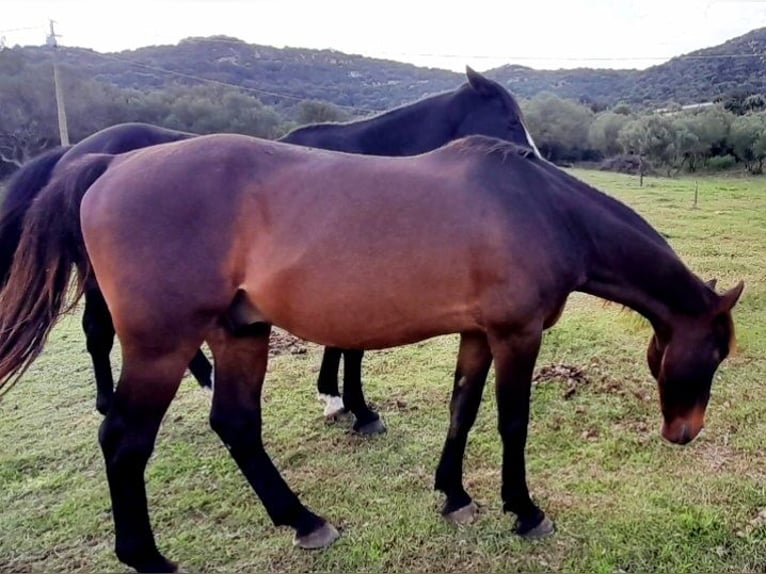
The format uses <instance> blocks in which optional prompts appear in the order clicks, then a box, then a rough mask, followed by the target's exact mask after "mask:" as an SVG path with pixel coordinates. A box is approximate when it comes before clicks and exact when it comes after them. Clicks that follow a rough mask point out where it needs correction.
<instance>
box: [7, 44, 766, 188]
mask: <svg viewBox="0 0 766 574" xmlns="http://www.w3.org/2000/svg"><path fill="white" fill-rule="evenodd" d="M0 54H1V55H2V57H0V160H1V161H0V177H4V176H6V175H8V174H9V173H11V172H12V171H13V170H15V169H16V168H17V167H18V166H20V165H22V164H23V163H24V162H26V161H27V160H29V159H30V158H31V157H33V156H35V155H36V154H38V153H40V152H41V151H43V150H44V149H47V148H49V147H53V146H55V145H57V144H58V142H59V136H58V121H57V110H56V99H55V90H54V83H53V73H52V67H51V65H50V63H30V62H29V61H28V60H26V59H24V58H22V57H21V56H20V55H19V54H15V53H7V52H0ZM60 76H61V78H62V86H63V93H64V98H65V102H66V111H67V120H68V121H67V123H68V126H69V134H70V140H71V141H72V142H77V141H79V140H81V139H82V138H84V137H86V136H87V135H89V134H91V133H93V132H96V131H98V130H100V129H103V128H105V127H108V126H110V125H114V124H116V123H121V122H129V121H138V122H147V123H152V124H157V125H162V126H166V127H170V128H173V129H179V130H185V131H190V132H193V133H199V134H204V133H213V132H234V133H243V134H249V135H254V136H259V137H265V138H277V137H280V136H281V135H283V134H284V133H286V132H287V131H289V130H290V129H293V128H295V127H297V126H298V125H302V124H307V123H313V122H318V121H343V120H348V119H354V118H355V116H354V115H353V114H352V113H351V112H352V111H353V110H348V109H345V108H340V107H338V106H335V105H333V104H330V103H327V102H320V101H307V100H304V101H291V102H290V106H289V108H287V107H285V106H284V105H283V106H282V107H281V108H280V109H279V110H277V109H276V108H274V107H272V106H268V105H265V104H263V103H262V102H261V101H260V100H259V99H258V98H257V97H256V95H255V93H253V92H252V91H248V90H246V89H239V88H234V87H229V86H224V85H220V84H212V83H211V84H203V85H197V86H181V85H169V86H166V87H163V88H157V89H136V88H121V87H118V86H115V85H113V84H106V83H101V82H97V81H94V80H92V79H90V78H89V76H88V73H87V70H85V69H82V68H70V67H66V66H62V70H61V74H60ZM521 105H522V109H523V111H524V113H525V117H526V120H527V123H528V126H529V128H530V131H531V132H532V135H533V136H534V138H535V141H536V143H537V144H538V147H539V148H540V150H541V152H542V153H543V154H544V155H545V156H546V157H548V158H549V159H550V160H552V161H555V162H559V163H575V162H600V163H602V165H605V166H607V167H608V168H611V169H617V170H624V171H631V170H643V171H644V172H648V171H651V170H661V171H663V172H664V173H666V174H668V175H673V174H674V173H677V172H678V171H680V170H687V171H696V170H699V169H723V168H727V167H732V166H734V165H741V166H743V167H744V168H746V169H747V170H748V171H750V172H751V173H754V174H756V173H762V171H763V164H764V160H765V159H766V111H765V110H766V100H764V98H763V97H762V96H760V95H747V94H744V95H743V94H739V95H736V96H731V97H729V98H726V99H723V100H721V101H720V102H718V103H717V104H715V105H711V106H709V107H705V108H701V109H699V110H693V111H688V110H682V109H681V108H680V106H675V107H674V106H671V107H670V108H669V109H667V110H666V111H665V112H664V113H648V112H646V111H641V110H633V109H631V108H630V107H629V106H628V105H626V104H619V105H616V106H614V107H613V108H611V109H606V110H603V109H599V108H596V107H595V106H593V105H592V104H591V105H587V104H585V103H581V102H576V101H573V100H567V99H562V98H560V97H557V96H555V95H552V94H548V93H543V94H539V95H537V96H535V97H533V98H531V99H528V100H522V101H521ZM286 110H287V111H286Z"/></svg>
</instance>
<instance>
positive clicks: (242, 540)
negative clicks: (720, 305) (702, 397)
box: [0, 171, 766, 573]
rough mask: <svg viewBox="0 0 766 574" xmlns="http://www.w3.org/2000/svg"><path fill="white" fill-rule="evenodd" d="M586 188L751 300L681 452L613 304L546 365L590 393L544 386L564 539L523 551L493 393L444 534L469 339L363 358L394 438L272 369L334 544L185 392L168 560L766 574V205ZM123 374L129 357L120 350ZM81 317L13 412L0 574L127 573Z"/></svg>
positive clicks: (738, 315) (631, 183) (553, 500)
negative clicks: (358, 424)
mask: <svg viewBox="0 0 766 574" xmlns="http://www.w3.org/2000/svg"><path fill="white" fill-rule="evenodd" d="M575 173H576V174H577V175H578V176H580V177H582V178H584V179H586V180H588V181H591V182H593V183H595V184H596V185H597V186H598V187H600V188H601V189H604V190H607V191H609V192H610V193H613V194H614V195H616V196H617V197H618V198H620V199H622V200H624V201H626V202H627V203H629V204H630V205H632V206H634V207H635V208H636V209H638V211H639V212H641V213H642V214H643V215H645V216H646V217H647V218H648V219H649V220H650V222H651V223H652V224H654V225H655V226H656V227H657V228H658V229H659V230H661V231H662V232H663V233H665V234H666V235H667V236H668V237H669V241H670V242H671V243H672V245H673V246H674V247H675V248H676V249H677V250H678V252H679V253H680V254H681V255H682V257H683V258H684V259H685V261H686V262H687V263H688V264H689V265H690V266H691V268H692V269H693V270H694V271H695V272H697V273H699V274H700V275H702V276H703V277H705V278H707V277H713V276H715V277H718V279H719V288H728V287H731V286H732V285H734V284H735V283H736V281H738V280H739V279H740V278H744V279H745V281H746V283H747V285H746V291H745V293H744V295H743V298H742V300H741V302H740V304H739V305H738V307H737V309H736V312H735V322H736V325H737V329H738V339H739V350H738V353H737V354H736V355H735V356H733V357H732V358H731V359H729V360H728V361H727V362H726V363H725V364H724V365H723V366H722V368H721V369H720V370H719V374H718V375H717V378H716V382H715V385H714V392H713V397H712V400H711V405H710V408H709V410H708V417H707V428H706V429H705V430H704V432H703V433H702V435H701V436H700V437H699V438H698V439H697V440H696V441H695V442H693V443H692V444H690V445H688V446H686V447H676V446H671V445H668V444H667V443H665V442H664V441H663V440H662V439H661V438H660V436H659V433H658V430H659V425H660V413H659V407H658V399H657V393H656V389H655V387H654V383H653V381H652V379H651V377H650V375H649V373H648V369H647V367H646V363H645V360H644V352H645V348H646V344H647V342H648V338H649V335H650V331H649V330H648V329H647V327H646V326H645V325H644V324H643V323H642V322H641V321H637V320H636V319H635V315H633V314H632V313H630V312H628V311H624V310H621V309H620V308H619V306H616V305H612V306H604V305H603V303H602V302H601V301H599V300H596V299H593V298H589V297H586V296H584V295H579V294H576V295H574V296H573V297H572V298H571V299H570V302H569V304H568V306H567V310H566V312H565V314H564V317H563V318H562V320H561V321H560V322H559V324H558V325H557V326H556V327H555V328H554V329H553V330H551V331H550V332H548V333H547V334H546V336H545V341H544V345H543V351H542V354H541V356H540V359H539V361H538V368H542V367H544V366H546V365H551V364H565V365H573V366H577V367H579V368H581V369H583V374H584V380H582V381H580V382H579V383H578V384H577V385H576V386H575V387H574V388H575V392H574V394H571V391H567V389H568V388H569V387H570V386H571V385H570V383H568V382H566V381H562V380H557V379H555V378H554V379H546V380H541V381H540V382H538V383H537V384H536V385H535V387H534V393H533V404H532V423H531V426H530V436H529V443H528V479H529V485H530V489H531V491H532V494H533V497H534V498H535V499H536V500H537V501H538V503H539V504H540V505H541V506H542V507H543V508H544V509H545V510H546V512H547V513H548V514H549V516H551V517H552V518H553V519H554V520H555V521H556V524H557V527H558V533H557V534H556V535H555V536H554V537H552V538H549V539H546V540H543V541H539V542H535V543H527V542H522V541H520V540H518V539H516V538H515V537H514V536H513V534H512V532H511V527H512V521H511V518H510V517H509V516H507V515H503V514H502V512H501V504H500V496H499V489H500V477H499V466H500V440H499V437H498V436H497V433H496V431H495V420H496V419H495V408H494V397H493V393H492V392H491V386H490V387H489V388H488V391H487V392H486V393H485V399H484V403H483V405H482V409H481V412H480V415H479V419H478V421H477V423H476V426H475V428H474V431H473V433H472V434H471V438H470V441H469V444H468V451H467V455H466V462H465V468H466V473H465V478H466V484H467V486H468V489H469V491H470V492H471V493H472V494H473V495H474V496H475V498H476V499H477V500H478V502H479V503H480V504H481V505H482V506H483V512H482V514H481V515H480V518H479V520H478V521H477V523H475V524H474V525H472V526H468V527H462V528H459V529H456V528H453V527H451V526H449V525H448V524H446V523H444V521H443V520H442V519H441V518H440V516H439V514H438V511H439V508H440V505H441V497H440V496H439V495H437V494H436V493H434V492H433V489H432V485H433V473H434V470H435V467H436V463H437V460H438V456H439V453H440V449H441V445H442V441H443V439H444V435H445V433H446V428H447V423H448V414H447V403H448V397H449V393H450V386H451V375H452V369H453V365H454V360H455V351H456V338H455V337H443V338H439V339H434V340H431V341H428V342H425V343H421V344H418V345H412V346H409V347H405V348H400V349H395V350H388V351H380V352H374V353H369V354H368V356H367V359H366V361H365V365H364V373H365V380H366V388H367V391H368V398H369V399H370V400H371V401H372V402H374V403H375V404H376V405H378V407H379V408H380V410H381V412H382V415H383V417H384V418H385V421H386V423H387V425H388V428H389V432H388V434H386V435H384V436H382V437H378V438H374V439H364V438H360V437H357V436H354V435H353V434H351V433H350V432H349V426H350V423H349V421H340V422H338V423H336V424H334V425H330V424H326V423H325V422H324V421H323V419H322V417H321V414H320V406H319V404H318V403H317V402H316V399H315V397H314V393H315V390H314V381H315V378H316V375H317V371H318V366H319V362H320V353H319V351H320V350H319V349H318V348H317V347H315V346H310V347H309V352H308V353H307V354H305V355H285V356H280V357H277V358H275V359H274V360H272V362H271V364H270V374H269V377H268V383H267V389H266V396H265V412H264V417H265V421H264V437H265V441H266V445H267V449H268V450H269V452H270V454H271V455H272V457H273V458H274V460H275V462H276V464H277V466H278V467H279V468H280V470H281V471H282V472H283V474H284V476H285V478H286V480H287V481H288V483H289V484H290V485H291V486H292V487H293V488H294V489H295V490H296V491H297V492H298V493H299V494H300V496H301V497H302V500H303V501H304V502H305V503H306V504H307V505H308V506H309V507H311V508H312V509H314V510H316V511H318V512H320V513H322V514H324V515H325V516H326V517H327V518H328V519H330V520H331V521H333V522H334V524H336V525H337V526H339V527H340V528H341V529H342V534H343V535H342V537H341V538H340V539H339V540H338V542H337V543H336V544H335V545H333V546H332V547H331V548H329V549H327V550H324V551H319V552H302V551H298V550H294V549H293V548H292V546H291V536H292V533H291V532H290V531H289V530H287V529H285V528H275V527H274V526H272V525H271V523H270V522H269V520H268V517H267V516H266V514H265V512H264V510H263V507H262V505H261V503H260V502H259V501H258V499H257V498H256V497H255V495H254V494H253V493H252V491H251V490H250V488H249V486H248V485H247V484H246V482H245V480H244V478H243V477H242V475H241V474H240V473H239V471H238V470H237V468H236V466H235V464H234V463H233V461H232V460H231V458H230V457H229V455H228V453H227V452H226V450H225V449H224V448H223V447H222V446H221V444H220V443H219V441H218V439H217V437H216V436H215V435H214V433H213V432H212V431H210V430H209V427H208V424H207V415H208V409H209V404H210V396H209V394H208V393H207V392H205V391H202V390H201V389H199V388H198V387H197V386H196V383H194V382H193V381H192V380H191V379H187V380H185V381H184V383H183V384H182V387H181V390H180V392H179V396H178V398H177V400H176V401H175V402H174V404H173V405H172V407H171V410H170V412H169V413H168V415H167V417H166V419H165V422H164V424H163V427H162V429H161V432H160V437H159V439H158V444H157V449H156V451H155V454H154V457H153V459H152V461H151V462H150V465H149V468H148V471H147V480H148V493H149V502H150V509H151V513H152V520H153V524H154V528H155V534H156V536H157V540H158V543H159V545H160V548H161V549H162V550H163V551H164V552H165V553H166V554H167V555H168V556H169V557H170V558H172V559H176V560H179V561H180V563H181V565H182V566H183V567H184V568H185V569H186V570H188V571H194V572H237V571H253V572H255V571H259V572H260V571H280V572H286V571H289V572H325V571H360V572H383V571H386V572H393V571H418V572H436V571H438V572H463V571H474V572H515V571H523V572H548V571H567V572H596V573H602V572H603V573H612V572H669V573H671V572H672V573H678V572H710V573H713V572H716V573H717V572H731V573H735V572H736V573H740V572H764V571H765V570H766V519H765V518H764V515H763V514H762V515H761V517H760V518H759V513H761V512H762V511H763V510H764V509H766V454H765V452H764V445H766V402H765V401H764V400H763V397H764V396H765V393H766V391H765V390H764V379H765V378H766V358H764V357H766V333H764V330H763V329H764V325H766V285H764V277H766V189H764V183H763V180H757V179H736V178H731V177H726V178H719V179H704V180H700V182H699V207H698V208H697V209H692V208H691V203H692V198H693V191H694V181H693V180H661V179H647V180H646V182H645V186H644V187H643V188H638V184H637V180H636V179H635V178H628V177H623V176H619V175H615V174H606V173H599V172H584V171H575ZM114 355H115V368H117V366H118V362H119V353H118V352H117V351H115V353H114ZM94 397H95V389H94V385H93V375H92V371H91V369H90V363H89V358H88V356H87V354H86V352H85V347H84V342H83V336H82V334H81V332H80V329H79V315H78V316H73V317H70V318H67V319H66V320H65V321H63V322H62V323H61V324H60V325H59V326H58V327H57V329H56V330H55V332H54V334H53V336H52V339H51V341H50V343H49V344H48V346H47V349H46V351H45V353H44V354H43V356H42V357H41V358H40V359H39V360H38V361H37V362H36V363H35V365H34V366H33V368H31V369H30V370H29V371H28V373H27V374H26V375H25V376H24V379H23V380H22V381H21V383H20V384H19V385H18V386H17V387H16V388H15V389H14V390H13V391H12V392H11V393H10V395H9V396H7V397H6V399H5V400H4V401H3V402H2V403H0V445H1V446H0V509H1V510H0V571H3V572H30V571H35V572H37V571H46V572H94V571H105V570H109V571H114V570H125V568H123V567H122V565H121V564H119V563H118V562H117V560H116V559H115V558H114V555H113V553H112V544H113V526H112V518H111V514H110V503H109V495H108V491H107V485H106V480H105V476H104V472H103V462H102V459H101V453H100V450H99V447H98V444H97V441H96V432H97V428H98V424H99V421H100V417H99V416H98V415H97V413H96V412H95V409H94V407H93V404H94Z"/></svg>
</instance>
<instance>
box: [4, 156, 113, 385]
mask: <svg viewBox="0 0 766 574" xmlns="http://www.w3.org/2000/svg"><path fill="white" fill-rule="evenodd" d="M113 158H114V156H112V155H106V154H91V155H86V156H84V157H83V158H82V159H81V160H77V161H75V162H73V163H72V164H71V165H67V166H66V167H65V168H64V169H63V170H61V173H57V174H56V175H55V176H54V178H53V179H52V180H51V182H50V183H49V184H48V185H47V186H46V187H45V188H44V189H43V190H42V191H41V192H40V193H39V194H38V196H37V198H36V199H35V200H34V202H33V204H32V205H31V207H29V208H28V210H27V214H26V217H25V218H24V221H23V224H22V232H21V238H20V240H19V242H18V249H17V250H16V255H15V257H14V258H13V264H12V265H11V269H10V273H8V277H7V279H6V282H5V285H3V287H2V291H0V389H2V388H3V386H4V385H6V383H7V382H8V380H9V379H10V378H11V377H13V376H15V378H14V380H13V383H15V382H16V381H17V380H18V378H19V377H20V376H21V375H22V374H23V373H24V371H25V370H26V369H27V368H28V367H29V365H30V364H31V363H32V362H33V361H34V360H35V359H36V358H37V356H38V355H39V354H40V352H41V351H42V349H43V346H44V345H45V341H46V340H47V338H48V335H49V333H50V331H51V329H52V328H53V325H54V324H55V322H56V320H57V319H58V318H59V316H60V315H61V314H62V313H66V312H67V311H69V310H70V309H71V308H72V307H73V306H74V305H75V304H76V303H77V301H78V300H79V299H80V297H81V296H82V293H83V290H84V287H85V281H86V280H87V278H88V276H89V275H90V272H91V271H90V260H89V258H88V255H87V253H86V251H85V244H84V242H83V238H82V228H81V225H80V204H81V203H82V198H83V196H84V195H85V192H86V191H87V190H88V188H89V187H90V186H91V185H93V183H94V182H95V181H96V180H97V179H98V178H99V177H101V175H103V173H104V172H105V171H106V169H107V168H108V167H109V164H110V163H111V161H112V159H113ZM73 266H76V267H77V271H78V273H77V280H76V285H75V289H74V293H73V296H72V297H71V302H70V304H69V305H68V306H65V303H66V300H67V295H69V294H70V292H69V285H70V278H71V275H72V267H73Z"/></svg>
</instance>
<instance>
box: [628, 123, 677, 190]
mask: <svg viewBox="0 0 766 574" xmlns="http://www.w3.org/2000/svg"><path fill="white" fill-rule="evenodd" d="M674 135H675V132H674V131H673V126H672V123H671V121H670V120H669V119H668V118H667V116H662V115H659V114H652V115H647V116H642V117H639V118H636V119H635V120H632V121H630V122H628V123H627V124H625V126H623V128H622V129H621V130H620V134H619V136H618V137H617V140H618V142H619V143H620V145H621V146H622V148H623V150H624V151H625V152H626V153H632V154H636V155H638V156H639V159H640V168H639V175H640V177H641V183H642V184H643V179H644V174H645V173H646V162H645V160H646V159H647V158H649V159H652V160H655V161H657V162H658V163H667V162H669V161H672V160H673V158H674V157H675V156H676V150H675V148H674V146H673V143H674V141H673V140H674Z"/></svg>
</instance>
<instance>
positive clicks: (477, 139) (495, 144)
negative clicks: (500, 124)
mask: <svg viewBox="0 0 766 574" xmlns="http://www.w3.org/2000/svg"><path fill="white" fill-rule="evenodd" d="M443 149H454V150H456V151H458V152H460V151H479V152H482V153H484V154H485V155H487V156H490V157H494V158H497V159H498V160H500V162H501V163H504V162H505V161H506V160H507V159H508V158H509V157H516V156H518V157H521V158H524V159H528V160H531V161H533V162H534V163H541V160H540V159H539V158H538V157H537V156H536V155H535V152H534V150H533V149H532V148H531V147H528V146H525V145H521V144H517V143H514V142H509V141H506V140H502V139H499V138H493V137H490V136H485V135H479V134H473V135H469V136H465V137H462V138H459V139H456V140H454V141H451V142H449V143H448V144H446V145H445V146H444V148H443Z"/></svg>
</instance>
